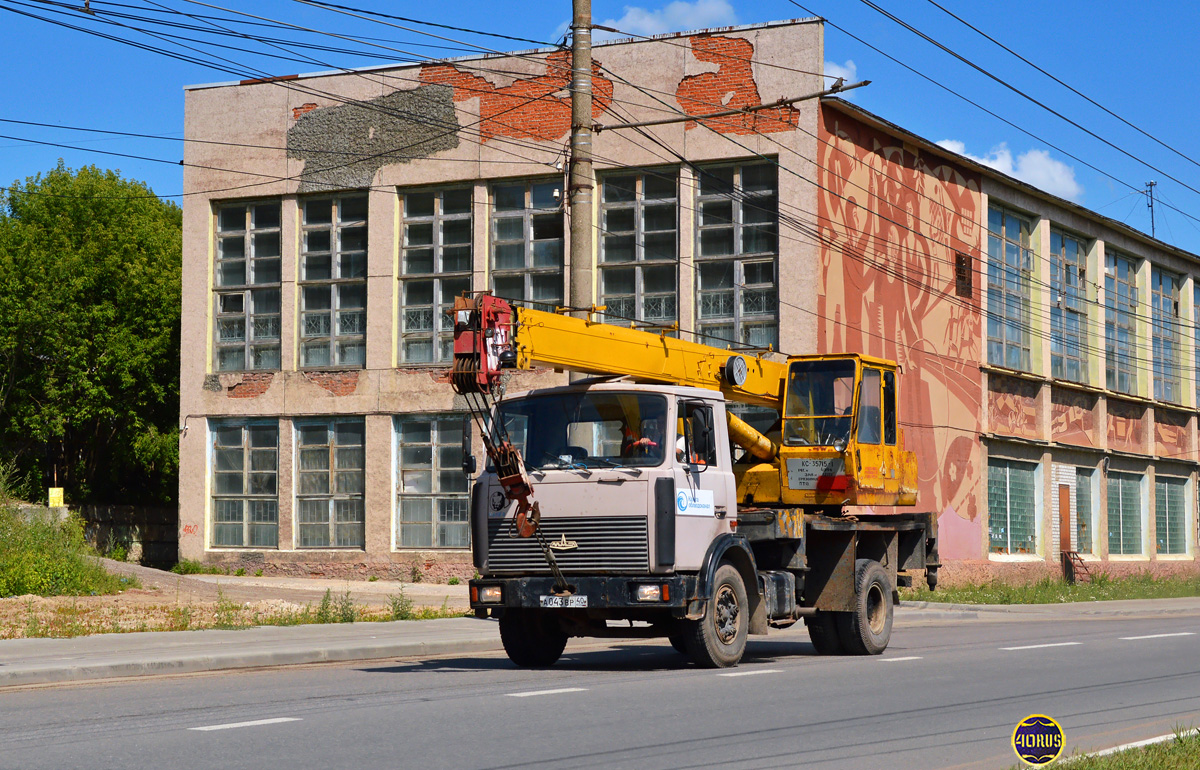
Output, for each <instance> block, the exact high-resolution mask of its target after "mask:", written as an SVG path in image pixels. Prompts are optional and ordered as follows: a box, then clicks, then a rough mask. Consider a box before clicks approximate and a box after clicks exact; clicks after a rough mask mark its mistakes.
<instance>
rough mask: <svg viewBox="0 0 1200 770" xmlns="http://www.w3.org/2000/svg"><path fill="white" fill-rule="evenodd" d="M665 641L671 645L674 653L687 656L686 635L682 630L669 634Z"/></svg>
mask: <svg viewBox="0 0 1200 770" xmlns="http://www.w3.org/2000/svg"><path fill="white" fill-rule="evenodd" d="M667 641H668V642H670V643H671V647H673V648H674V649H675V652H678V653H679V654H681V655H687V635H686V633H685V632H684V631H683V630H682V629H681V630H679V631H675V632H673V633H671V635H670V636H668V637H667Z"/></svg>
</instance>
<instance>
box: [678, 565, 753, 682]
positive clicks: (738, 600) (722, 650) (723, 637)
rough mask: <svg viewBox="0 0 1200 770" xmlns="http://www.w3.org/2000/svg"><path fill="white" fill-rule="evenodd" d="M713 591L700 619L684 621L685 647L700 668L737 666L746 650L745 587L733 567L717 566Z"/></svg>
mask: <svg viewBox="0 0 1200 770" xmlns="http://www.w3.org/2000/svg"><path fill="white" fill-rule="evenodd" d="M713 577H714V580H713V592H712V596H711V597H710V598H709V600H708V604H707V606H706V607H705V608H704V617H703V618H701V619H700V620H689V621H685V625H684V631H685V632H684V645H685V646H686V647H687V652H688V656H689V657H691V659H692V661H693V662H694V663H695V664H696V665H697V666H700V667H701V668H728V667H730V666H736V665H737V663H738V661H739V660H741V659H742V653H744V652H745V651H746V635H747V634H748V633H749V630H750V610H749V603H748V602H747V600H746V584H745V583H744V582H743V581H742V575H741V573H740V572H738V571H737V569H736V568H735V567H734V566H733V565H732V564H722V565H721V566H720V567H717V572H716V574H715V575H714V576H713Z"/></svg>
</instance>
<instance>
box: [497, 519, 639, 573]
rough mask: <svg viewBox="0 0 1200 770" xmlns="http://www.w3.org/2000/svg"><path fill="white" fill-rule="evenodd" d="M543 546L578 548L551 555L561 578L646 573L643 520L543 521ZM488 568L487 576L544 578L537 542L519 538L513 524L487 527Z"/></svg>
mask: <svg viewBox="0 0 1200 770" xmlns="http://www.w3.org/2000/svg"><path fill="white" fill-rule="evenodd" d="M541 531H542V536H543V537H544V538H545V539H546V541H547V542H548V543H551V544H553V543H555V542H562V541H564V540H565V541H566V542H567V543H568V544H569V543H571V542H574V543H575V544H576V545H577V547H576V548H569V549H561V550H560V549H554V548H552V549H551V552H552V553H553V554H554V558H555V560H556V561H557V562H558V566H559V568H561V569H562V571H563V572H564V573H570V572H574V573H583V572H646V571H647V570H648V569H649V567H650V556H649V553H650V550H649V537H648V535H647V534H646V517H645V516H577V517H566V518H553V519H542V523H541ZM487 567H488V572H489V573H491V574H505V573H521V574H543V573H544V574H549V572H550V567H549V565H547V564H546V557H545V556H544V555H543V554H542V549H541V546H540V545H539V544H538V540H537V537H536V536H535V537H521V536H520V535H518V534H517V532H516V528H515V527H513V526H512V518H511V517H505V518H503V519H491V520H489V521H488V553H487Z"/></svg>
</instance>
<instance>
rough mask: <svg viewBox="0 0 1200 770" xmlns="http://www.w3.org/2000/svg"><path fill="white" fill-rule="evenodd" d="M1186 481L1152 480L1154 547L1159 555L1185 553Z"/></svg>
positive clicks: (1162, 478) (1171, 479)
mask: <svg viewBox="0 0 1200 770" xmlns="http://www.w3.org/2000/svg"><path fill="white" fill-rule="evenodd" d="M1186 489H1187V480H1186V479H1173V478H1170V477H1167V476H1155V478H1154V546H1155V552H1156V553H1161V554H1178V553H1187V535H1186V534H1185V533H1186V531H1187V523H1186V522H1187V510H1186V507H1185V505H1184V500H1186V499H1187V497H1186V496H1185V495H1184V492H1185V490H1186Z"/></svg>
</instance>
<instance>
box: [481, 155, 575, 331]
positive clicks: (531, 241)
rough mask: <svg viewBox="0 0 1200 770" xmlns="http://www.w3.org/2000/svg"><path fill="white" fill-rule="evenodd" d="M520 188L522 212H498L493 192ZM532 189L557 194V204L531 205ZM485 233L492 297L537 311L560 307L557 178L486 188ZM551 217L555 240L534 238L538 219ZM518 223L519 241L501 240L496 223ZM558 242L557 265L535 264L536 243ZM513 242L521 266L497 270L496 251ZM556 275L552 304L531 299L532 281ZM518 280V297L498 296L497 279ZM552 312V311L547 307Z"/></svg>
mask: <svg viewBox="0 0 1200 770" xmlns="http://www.w3.org/2000/svg"><path fill="white" fill-rule="evenodd" d="M518 186H521V187H523V188H524V191H523V195H524V207H523V208H522V209H501V208H500V207H499V206H498V205H497V203H496V197H497V190H500V189H503V188H515V187H518ZM535 188H538V189H541V190H545V189H547V188H549V189H552V190H553V191H554V192H557V193H558V195H557V201H556V203H555V205H554V206H553V207H546V206H537V207H535V206H534V200H535V198H536V191H535ZM488 202H489V204H490V205H489V207H488V212H489V213H488V234H489V236H490V237H489V242H490V247H489V249H488V285H489V286H490V287H491V290H492V292H493V293H494V294H496V296H499V297H502V298H504V299H508V300H515V301H519V302H529V303H532V304H534V305H538V306H540V307H541V308H543V309H544V308H546V307H548V306H550V305H553V306H554V307H555V308H556V307H561V306H562V305H563V303H564V301H565V298H566V281H567V270H566V243H567V240H566V213H565V209H564V206H563V195H562V182H561V181H560V180H557V179H545V178H542V179H526V180H509V181H504V180H496V181H493V182H492V183H491V184H489V185H488ZM551 214H555V215H557V217H558V231H559V236H558V237H557V238H537V237H536V235H537V232H536V224H537V219H538V218H543V217H548V216H549V215H551ZM516 219H520V220H521V233H522V238H521V240H520V241H518V240H516V239H515V238H505V239H501V238H500V237H499V236H500V232H499V230H500V227H501V225H500V221H501V220H516ZM555 241H557V242H558V264H557V265H551V266H545V265H537V264H536V261H535V260H536V258H537V257H536V251H537V246H538V244H542V243H553V242H555ZM516 243H521V244H522V246H523V252H524V253H523V260H524V261H523V264H522V266H521V267H519V268H516V267H497V266H496V255H497V250H498V249H499V248H500V247H503V246H511V245H514V244H516ZM554 275H557V276H558V293H557V295H556V296H554V297H553V298H550V299H553V300H554V301H553V302H551V301H548V298H546V297H542V298H535V297H534V288H535V284H536V279H538V278H544V277H546V276H554ZM516 278H520V279H521V281H522V294H521V296H520V297H513V296H510V295H508V294H506V293H502V292H501V291H500V290H499V289H498V288H497V286H496V282H497V279H500V280H504V279H509V280H513V279H516ZM550 309H552V310H553V309H554V308H550Z"/></svg>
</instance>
